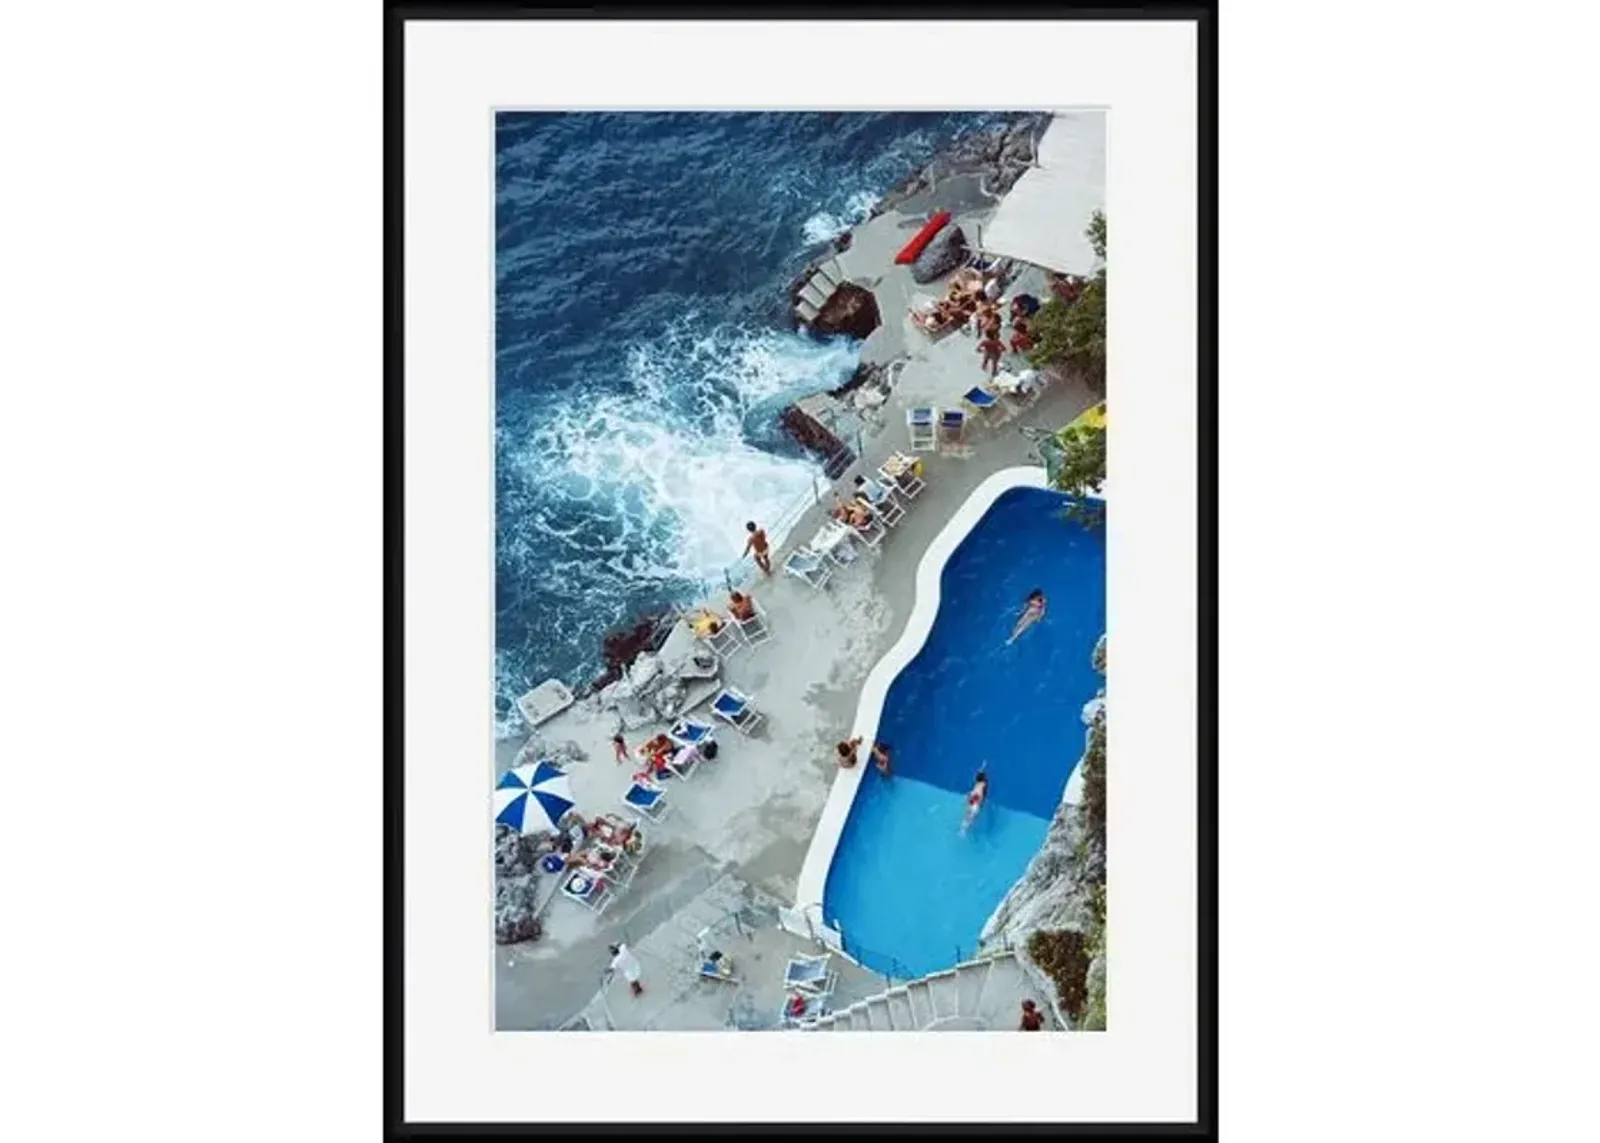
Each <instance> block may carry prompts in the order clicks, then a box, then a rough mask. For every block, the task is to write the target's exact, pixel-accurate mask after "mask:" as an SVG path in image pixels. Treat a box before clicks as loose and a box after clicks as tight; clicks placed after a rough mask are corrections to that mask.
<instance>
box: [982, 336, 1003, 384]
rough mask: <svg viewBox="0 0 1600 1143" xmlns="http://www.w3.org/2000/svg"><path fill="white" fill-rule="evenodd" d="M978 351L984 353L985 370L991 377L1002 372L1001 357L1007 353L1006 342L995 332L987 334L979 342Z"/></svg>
mask: <svg viewBox="0 0 1600 1143" xmlns="http://www.w3.org/2000/svg"><path fill="white" fill-rule="evenodd" d="M978 352H979V353H981V354H983V371H984V372H985V373H987V374H988V375H989V376H990V377H993V376H994V375H995V374H996V373H998V372H1000V358H1001V357H1003V356H1004V355H1005V352H1006V346H1005V342H1003V341H1001V340H1000V338H999V337H998V336H996V335H994V334H987V335H985V336H984V338H983V340H982V341H980V342H978Z"/></svg>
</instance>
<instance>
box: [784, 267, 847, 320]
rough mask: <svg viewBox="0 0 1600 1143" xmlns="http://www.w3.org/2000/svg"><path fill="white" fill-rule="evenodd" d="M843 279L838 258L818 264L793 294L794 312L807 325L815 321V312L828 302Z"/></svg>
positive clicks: (819, 310)
mask: <svg viewBox="0 0 1600 1143" xmlns="http://www.w3.org/2000/svg"><path fill="white" fill-rule="evenodd" d="M843 281H845V272H844V267H843V266H841V265H839V259H837V258H829V259H828V260H827V261H826V262H823V263H822V264H821V265H819V266H818V267H817V269H816V272H815V273H813V274H812V275H811V277H810V279H809V280H808V281H807V282H806V283H805V285H803V286H801V287H800V292H799V293H798V294H797V295H795V300H794V308H795V313H797V314H799V315H800V320H801V321H803V322H805V323H806V324H807V325H810V324H811V323H812V322H814V321H816V320H817V314H818V313H820V312H821V311H822V307H823V306H825V305H827V304H828V299H829V298H831V297H832V296H833V292H834V290H836V289H838V288H839V284H840V283H841V282H843Z"/></svg>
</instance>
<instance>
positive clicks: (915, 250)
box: [894, 210, 950, 266]
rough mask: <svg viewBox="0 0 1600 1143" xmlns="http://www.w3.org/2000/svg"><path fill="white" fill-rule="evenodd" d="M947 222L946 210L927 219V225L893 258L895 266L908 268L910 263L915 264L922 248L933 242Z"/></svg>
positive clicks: (947, 212)
mask: <svg viewBox="0 0 1600 1143" xmlns="http://www.w3.org/2000/svg"><path fill="white" fill-rule="evenodd" d="M949 221H950V212H949V211H948V210H941V211H940V212H939V213H938V214H936V215H934V216H933V217H932V218H930V219H928V225H926V226H924V227H923V228H922V229H921V230H919V231H917V236H916V237H915V238H913V239H912V240H911V241H910V242H907V243H906V244H905V246H904V248H902V249H901V251H900V253H898V254H896V255H895V256H894V260H895V264H896V265H897V266H909V265H910V264H911V263H912V262H915V261H916V260H917V255H918V254H921V253H922V251H923V248H924V247H926V246H927V245H928V243H930V242H932V241H933V236H934V235H935V234H937V233H939V231H941V230H943V229H944V226H945V223H947V222H949Z"/></svg>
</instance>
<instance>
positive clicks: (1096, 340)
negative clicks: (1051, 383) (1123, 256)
mask: <svg viewBox="0 0 1600 1143" xmlns="http://www.w3.org/2000/svg"><path fill="white" fill-rule="evenodd" d="M1084 233H1085V235H1086V236H1087V237H1088V239H1089V244H1090V245H1091V246H1092V247H1093V248H1094V252H1095V257H1096V258H1098V259H1099V261H1100V268H1099V269H1098V270H1096V271H1095V272H1094V276H1093V277H1091V278H1089V279H1088V280H1087V281H1085V282H1084V283H1083V285H1082V286H1081V288H1080V289H1079V291H1078V297H1077V300H1075V301H1074V302H1072V303H1071V304H1070V305H1069V304H1068V303H1066V302H1063V301H1062V300H1061V299H1060V298H1054V297H1053V298H1051V299H1050V300H1049V301H1047V302H1046V303H1045V304H1044V305H1042V306H1040V307H1039V312H1038V313H1037V314H1035V315H1034V318H1033V339H1034V347H1033V349H1032V351H1031V352H1030V353H1029V354H1028V360H1029V361H1030V362H1031V363H1032V364H1033V366H1034V367H1035V368H1040V369H1042V368H1044V367H1046V366H1049V365H1069V366H1073V367H1075V368H1078V369H1080V370H1082V371H1083V373H1084V375H1085V376H1086V377H1087V378H1088V379H1089V381H1090V382H1091V383H1092V384H1094V385H1096V386H1098V387H1102V388H1103V387H1104V385H1105V372H1106V267H1105V260H1106V216H1105V215H1104V214H1102V213H1100V212H1099V211H1096V212H1095V214H1094V217H1093V218H1092V219H1090V221H1089V227H1088V229H1087V230H1086V231H1085V232H1084Z"/></svg>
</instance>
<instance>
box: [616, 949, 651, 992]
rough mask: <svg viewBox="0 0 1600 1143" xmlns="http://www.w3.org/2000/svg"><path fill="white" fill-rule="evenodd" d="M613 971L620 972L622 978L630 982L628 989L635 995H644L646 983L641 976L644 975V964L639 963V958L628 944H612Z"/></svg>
mask: <svg viewBox="0 0 1600 1143" xmlns="http://www.w3.org/2000/svg"><path fill="white" fill-rule="evenodd" d="M611 971H612V972H620V973H621V974H622V979H623V980H626V981H627V982H628V991H629V992H631V993H633V994H634V995H635V996H642V995H644V985H643V984H641V983H640V978H641V977H642V976H644V966H643V965H641V964H640V963H639V958H638V957H636V956H634V955H633V950H632V949H630V948H629V947H628V946H627V945H612V946H611Z"/></svg>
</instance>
